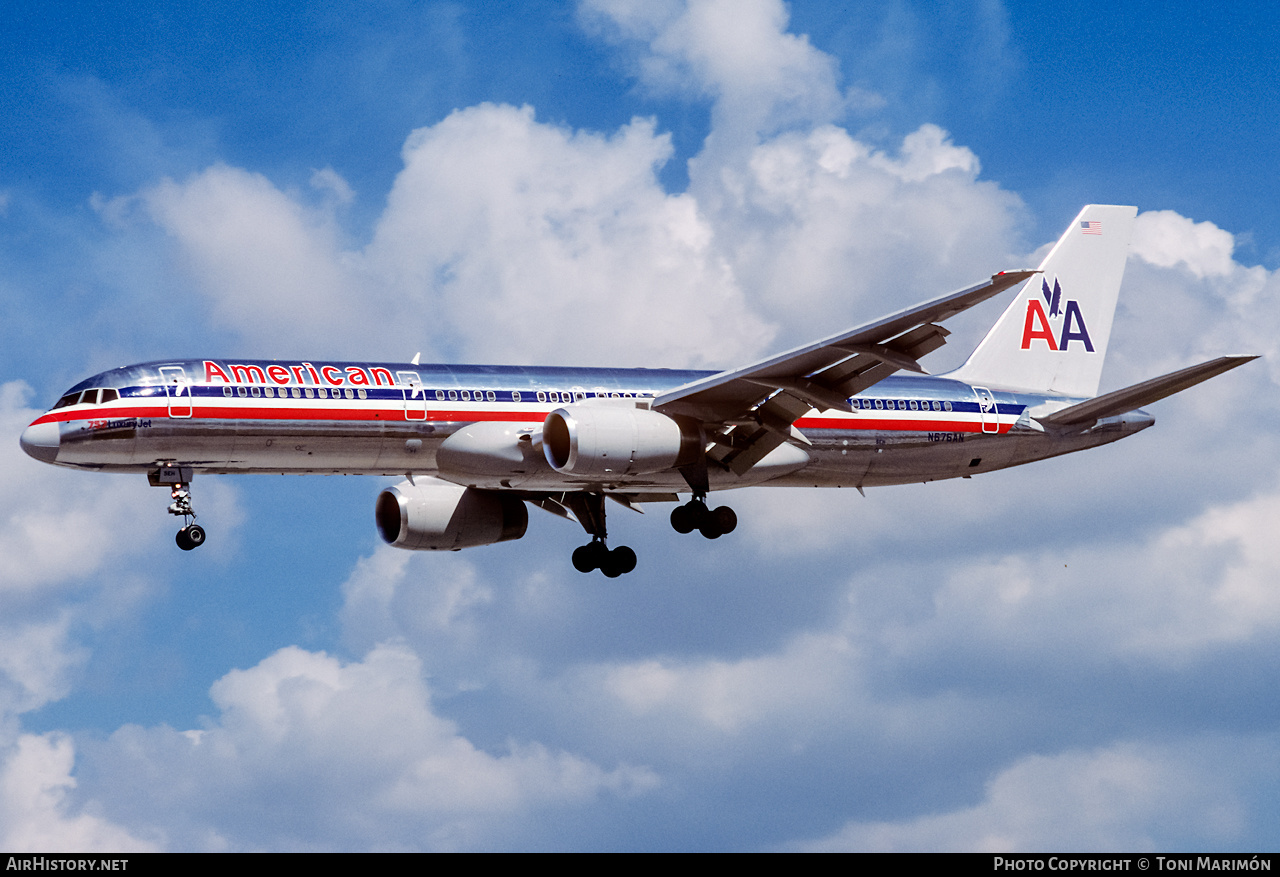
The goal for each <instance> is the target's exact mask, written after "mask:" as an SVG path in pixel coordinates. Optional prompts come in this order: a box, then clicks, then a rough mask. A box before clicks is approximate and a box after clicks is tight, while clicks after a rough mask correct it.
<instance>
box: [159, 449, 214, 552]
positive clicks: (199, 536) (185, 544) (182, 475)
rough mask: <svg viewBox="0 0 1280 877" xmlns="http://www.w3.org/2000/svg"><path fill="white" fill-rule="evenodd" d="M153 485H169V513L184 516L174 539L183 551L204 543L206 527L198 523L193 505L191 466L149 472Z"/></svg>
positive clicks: (168, 467)
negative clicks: (180, 527)
mask: <svg viewBox="0 0 1280 877" xmlns="http://www.w3.org/2000/svg"><path fill="white" fill-rule="evenodd" d="M147 480H148V481H149V482H150V483H151V486H152V487H168V488H170V490H169V498H170V499H172V500H173V502H171V503H169V514H171V515H177V516H178V517H180V518H182V524H183V526H182V529H181V530H179V531H178V534H177V536H175V537H174V541H175V542H177V543H178V547H179V548H181V549H182V550H183V551H190V550H191V549H193V548H199V547H200V546H201V545H203V544H204V540H205V534H204V527H201V526H200V525H199V524H197V523H196V513H195V510H194V509H192V507H191V468H190V467H187V466H182V467H179V466H161V467H160V468H159V469H154V470H152V471H151V472H148V473H147Z"/></svg>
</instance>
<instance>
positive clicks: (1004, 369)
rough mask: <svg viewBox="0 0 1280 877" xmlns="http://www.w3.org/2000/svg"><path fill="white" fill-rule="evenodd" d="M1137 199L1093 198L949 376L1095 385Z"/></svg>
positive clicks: (1031, 387) (1076, 390) (1085, 390)
mask: <svg viewBox="0 0 1280 877" xmlns="http://www.w3.org/2000/svg"><path fill="white" fill-rule="evenodd" d="M1137 214H1138V208H1136V207H1118V206H1111V205H1100V204H1090V205H1089V206H1087V207H1085V208H1084V209H1083V210H1081V211H1080V215H1079V216H1077V217H1076V218H1075V220H1074V221H1073V222H1072V223H1071V225H1070V226H1069V227H1068V228H1067V230H1066V232H1065V233H1063V235H1062V237H1061V238H1059V239H1058V243H1057V244H1055V245H1054V247H1053V249H1052V250H1050V251H1049V255H1048V256H1046V257H1045V258H1044V261H1043V262H1042V263H1041V264H1040V271H1041V272H1042V273H1040V274H1037V275H1036V276H1035V277H1033V278H1031V279H1030V280H1028V281H1027V282H1026V284H1024V285H1023V287H1022V291H1021V292H1019V293H1018V297H1017V298H1016V299H1014V302H1013V304H1011V305H1009V307H1008V309H1007V310H1006V311H1005V312H1004V314H1002V315H1001V317H1000V319H999V320H998V321H997V322H996V324H995V326H993V327H992V328H991V331H990V332H988V333H987V336H986V337H985V338H983V339H982V342H981V343H980V344H979V345H978V347H977V349H976V350H974V351H973V354H972V355H971V356H970V357H969V359H968V360H967V361H966V362H965V364H964V365H962V366H961V367H960V368H959V369H957V370H956V371H954V372H952V373H951V374H950V375H948V377H952V378H955V379H957V380H961V381H965V382H966V383H969V384H976V385H979V386H986V387H999V388H1001V389H1007V390H1020V391H1025V392H1032V393H1059V394H1062V395H1064V396H1075V397H1084V398H1092V397H1093V396H1095V395H1097V393H1098V384H1099V382H1100V380H1101V378H1102V364H1103V360H1104V359H1105V358H1106V353H1107V341H1108V340H1109V339H1110V337H1111V323H1112V320H1113V319H1114V318H1115V311H1116V299H1117V297H1118V296H1119V294H1120V281H1121V280H1122V279H1123V278H1124V267H1125V260H1126V259H1127V258H1128V254H1129V237H1130V235H1131V233H1132V231H1133V221H1134V217H1136V216H1137Z"/></svg>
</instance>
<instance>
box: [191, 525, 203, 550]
mask: <svg viewBox="0 0 1280 877" xmlns="http://www.w3.org/2000/svg"><path fill="white" fill-rule="evenodd" d="M204 538H205V537H204V527H201V526H200V525H199V524H192V525H191V526H190V527H187V541H188V542H190V543H191V547H192V548H199V547H200V546H201V545H203V544H204Z"/></svg>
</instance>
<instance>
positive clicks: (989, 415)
mask: <svg viewBox="0 0 1280 877" xmlns="http://www.w3.org/2000/svg"><path fill="white" fill-rule="evenodd" d="M973 394H974V395H975V396H977V397H978V413H979V414H981V415H982V431H983V432H999V431H1000V418H999V417H998V416H997V411H996V397H995V396H993V395H991V391H990V390H988V389H987V388H986V387H974V388H973Z"/></svg>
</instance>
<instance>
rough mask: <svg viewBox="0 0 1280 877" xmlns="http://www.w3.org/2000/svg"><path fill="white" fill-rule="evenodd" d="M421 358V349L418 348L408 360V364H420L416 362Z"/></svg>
mask: <svg viewBox="0 0 1280 877" xmlns="http://www.w3.org/2000/svg"><path fill="white" fill-rule="evenodd" d="M421 358H422V351H421V350H419V351H418V352H417V353H415V354H414V355H413V359H411V360H409V365H422V363H420V362H418V360H419V359H421Z"/></svg>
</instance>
